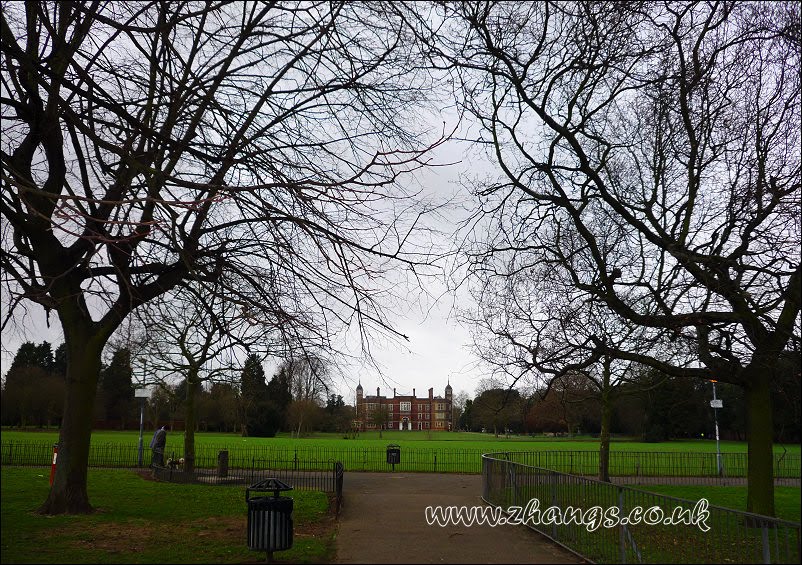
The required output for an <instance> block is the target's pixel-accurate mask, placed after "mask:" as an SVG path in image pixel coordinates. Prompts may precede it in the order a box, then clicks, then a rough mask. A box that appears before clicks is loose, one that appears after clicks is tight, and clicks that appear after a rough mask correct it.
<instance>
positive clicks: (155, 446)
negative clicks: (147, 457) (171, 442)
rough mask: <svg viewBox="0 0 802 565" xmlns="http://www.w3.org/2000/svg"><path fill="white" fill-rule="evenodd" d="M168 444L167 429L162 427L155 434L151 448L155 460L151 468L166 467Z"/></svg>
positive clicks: (151, 441)
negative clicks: (165, 448) (165, 451)
mask: <svg viewBox="0 0 802 565" xmlns="http://www.w3.org/2000/svg"><path fill="white" fill-rule="evenodd" d="M166 443H167V428H166V427H165V426H162V427H161V428H159V429H158V430H156V431H155V432H154V433H153V439H151V440H150V448H151V449H152V450H153V459H152V461H151V464H150V466H151V467H153V466H156V465H158V466H159V467H164V446H165V444H166Z"/></svg>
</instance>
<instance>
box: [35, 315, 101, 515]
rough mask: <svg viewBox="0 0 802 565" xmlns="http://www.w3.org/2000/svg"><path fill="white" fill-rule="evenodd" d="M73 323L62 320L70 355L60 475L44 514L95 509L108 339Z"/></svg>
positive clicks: (84, 512)
mask: <svg viewBox="0 0 802 565" xmlns="http://www.w3.org/2000/svg"><path fill="white" fill-rule="evenodd" d="M73 326H74V327H69V326H68V325H67V324H65V323H62V327H63V328H64V329H65V332H64V333H65V343H66V344H67V355H68V357H67V359H68V362H67V386H66V398H65V401H64V416H63V417H62V421H61V431H60V433H59V450H58V459H57V460H56V475H55V478H54V479H53V486H52V487H51V489H50V494H49V495H48V497H47V500H45V502H44V504H42V506H41V507H40V508H39V512H41V513H43V514H65V513H66V514H87V513H90V512H92V511H93V508H92V506H91V505H90V504H89V495H88V493H87V488H86V487H87V470H88V466H89V444H90V441H91V437H92V415H93V413H94V412H93V406H94V402H95V395H96V393H97V382H98V377H99V376H100V367H101V361H100V355H101V352H102V351H103V344H104V343H105V341H104V340H102V339H101V338H100V337H99V336H97V335H92V330H91V329H90V327H88V324H80V323H76V324H73ZM75 326H77V327H75ZM68 330H69V331H68Z"/></svg>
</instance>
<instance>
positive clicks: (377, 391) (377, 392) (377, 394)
mask: <svg viewBox="0 0 802 565" xmlns="http://www.w3.org/2000/svg"><path fill="white" fill-rule="evenodd" d="M376 396H379V387H376Z"/></svg>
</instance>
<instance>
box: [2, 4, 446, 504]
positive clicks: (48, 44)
mask: <svg viewBox="0 0 802 565" xmlns="http://www.w3.org/2000/svg"><path fill="white" fill-rule="evenodd" d="M0 32H1V38H2V52H3V58H2V63H0V64H2V78H1V79H0V80H2V83H1V84H2V115H3V121H2V141H0V143H1V145H0V148H1V149H2V197H1V198H0V209H1V210H2V217H3V227H2V255H1V256H0V261H1V262H0V264H1V265H2V271H3V277H4V278H3V293H4V294H3V300H4V301H5V303H6V305H7V308H6V309H5V312H6V313H7V316H6V319H5V320H4V325H5V323H7V322H8V320H10V319H11V318H12V317H13V316H14V315H15V312H16V311H17V306H18V305H21V304H24V303H25V302H26V301H33V302H35V303H38V304H40V305H41V306H42V307H44V309H45V311H46V312H47V313H48V314H49V313H50V312H55V313H56V314H57V316H58V319H59V322H60V324H61V328H62V330H63V334H64V338H65V342H66V344H67V350H68V359H69V361H68V369H67V372H68V375H67V399H66V401H65V411H64V419H63V424H62V428H61V438H60V442H61V450H60V452H59V459H58V464H57V469H56V477H55V482H54V485H53V488H52V489H51V490H50V493H49V496H48V499H47V501H45V503H44V504H43V505H42V508H41V509H42V511H43V512H45V513H64V512H70V513H83V512H88V511H91V505H90V503H89V499H88V496H87V493H86V481H87V462H88V455H89V442H90V435H91V420H92V403H93V400H94V397H95V390H96V384H97V378H98V373H99V370H100V358H101V351H102V350H103V347H104V345H105V344H106V342H107V340H108V339H109V337H110V336H111V335H112V333H113V332H114V331H115V329H116V328H118V326H119V325H120V323H121V322H122V321H123V320H124V319H125V318H126V316H128V315H129V314H130V313H131V312H132V311H133V310H134V309H136V308H137V307H139V306H141V305H143V304H145V303H147V302H149V301H151V300H153V299H154V298H156V297H158V296H160V295H162V294H164V293H166V292H168V291H170V290H171V289H172V288H174V287H175V286H176V285H179V284H182V283H183V282H184V281H189V280H194V281H200V282H203V281H215V280H218V279H219V278H220V277H221V275H222V274H224V273H226V274H228V275H230V280H237V281H238V284H237V286H235V287H232V288H226V289H225V290H226V293H227V294H226V296H227V298H228V299H230V300H231V301H232V302H234V303H235V304H239V305H240V306H241V307H242V308H243V310H244V313H245V314H247V315H248V316H249V317H251V318H252V319H253V320H254V321H255V322H256V323H269V324H271V325H272V326H273V327H280V328H282V331H283V332H285V333H286V335H285V336H284V337H285V338H286V339H287V341H292V339H293V337H294V335H295V334H296V333H298V332H300V333H302V334H303V335H304V336H305V337H306V338H307V339H310V338H309V336H315V337H316V341H317V343H318V344H319V345H320V346H321V347H326V346H327V345H330V336H331V335H332V333H333V332H335V331H337V329H338V328H341V327H343V326H345V325H348V324H350V323H356V324H358V325H359V328H360V329H361V332H362V335H363V337H366V336H368V335H369V334H370V332H372V331H377V330H378V331H387V332H389V333H391V334H392V333H393V332H392V330H391V329H390V328H388V326H387V324H386V322H385V318H384V315H383V312H382V310H381V308H380V307H379V303H380V301H381V299H382V297H383V293H387V292H392V289H391V288H388V287H383V286H382V280H383V279H382V275H383V273H384V272H386V270H387V269H388V268H389V267H390V266H392V265H397V264H405V265H407V266H414V265H415V264H417V263H420V262H423V261H424V260H425V256H424V255H423V254H422V253H423V252H424V251H425V250H422V249H419V248H416V247H414V246H412V244H413V241H414V239H413V238H410V232H411V231H412V230H413V229H415V227H416V225H417V223H418V222H419V220H420V213H421V210H420V209H419V208H415V207H412V206H410V205H409V202H408V201H407V197H408V194H407V193H406V192H405V191H402V190H400V189H399V186H398V182H397V181H398V179H399V176H400V175H403V174H405V173H408V172H410V171H413V170H415V169H416V168H418V167H420V166H421V165H423V164H425V161H424V159H423V156H424V155H425V152H426V150H427V149H428V148H429V147H430V146H431V145H430V144H427V142H426V141H425V139H426V136H425V135H423V137H422V128H421V127H418V126H420V124H421V121H422V120H421V117H422V113H421V112H420V111H417V109H416V108H417V106H416V104H417V102H419V101H421V100H422V99H423V98H424V97H425V95H426V88H427V87H428V83H426V82H425V81H424V80H421V73H422V70H421V69H422V66H420V65H417V64H416V63H415V60H414V57H415V56H416V53H417V51H416V50H415V48H414V46H413V45H412V42H411V41H409V37H408V34H407V32H406V28H405V27H404V25H403V22H402V20H401V19H400V18H399V17H398V15H397V14H396V12H395V11H394V10H393V9H392V6H388V5H386V4H383V3H365V4H362V3H351V2H310V3H294V2H291V3H271V2H266V3H263V2H243V3H239V2H238V3H207V4H200V5H196V4H187V3H178V4H175V3H163V2H147V1H145V2H110V3H101V2H99V1H94V2H87V3H75V2H44V1H42V2H27V3H25V4H15V3H9V4H4V6H3V10H2V14H0ZM427 145H429V147H427Z"/></svg>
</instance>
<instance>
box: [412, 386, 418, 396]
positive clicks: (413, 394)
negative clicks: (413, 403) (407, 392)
mask: <svg viewBox="0 0 802 565" xmlns="http://www.w3.org/2000/svg"><path fill="white" fill-rule="evenodd" d="M412 397H413V398H417V397H416V396H415V389H414V388H413V389H412Z"/></svg>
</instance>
